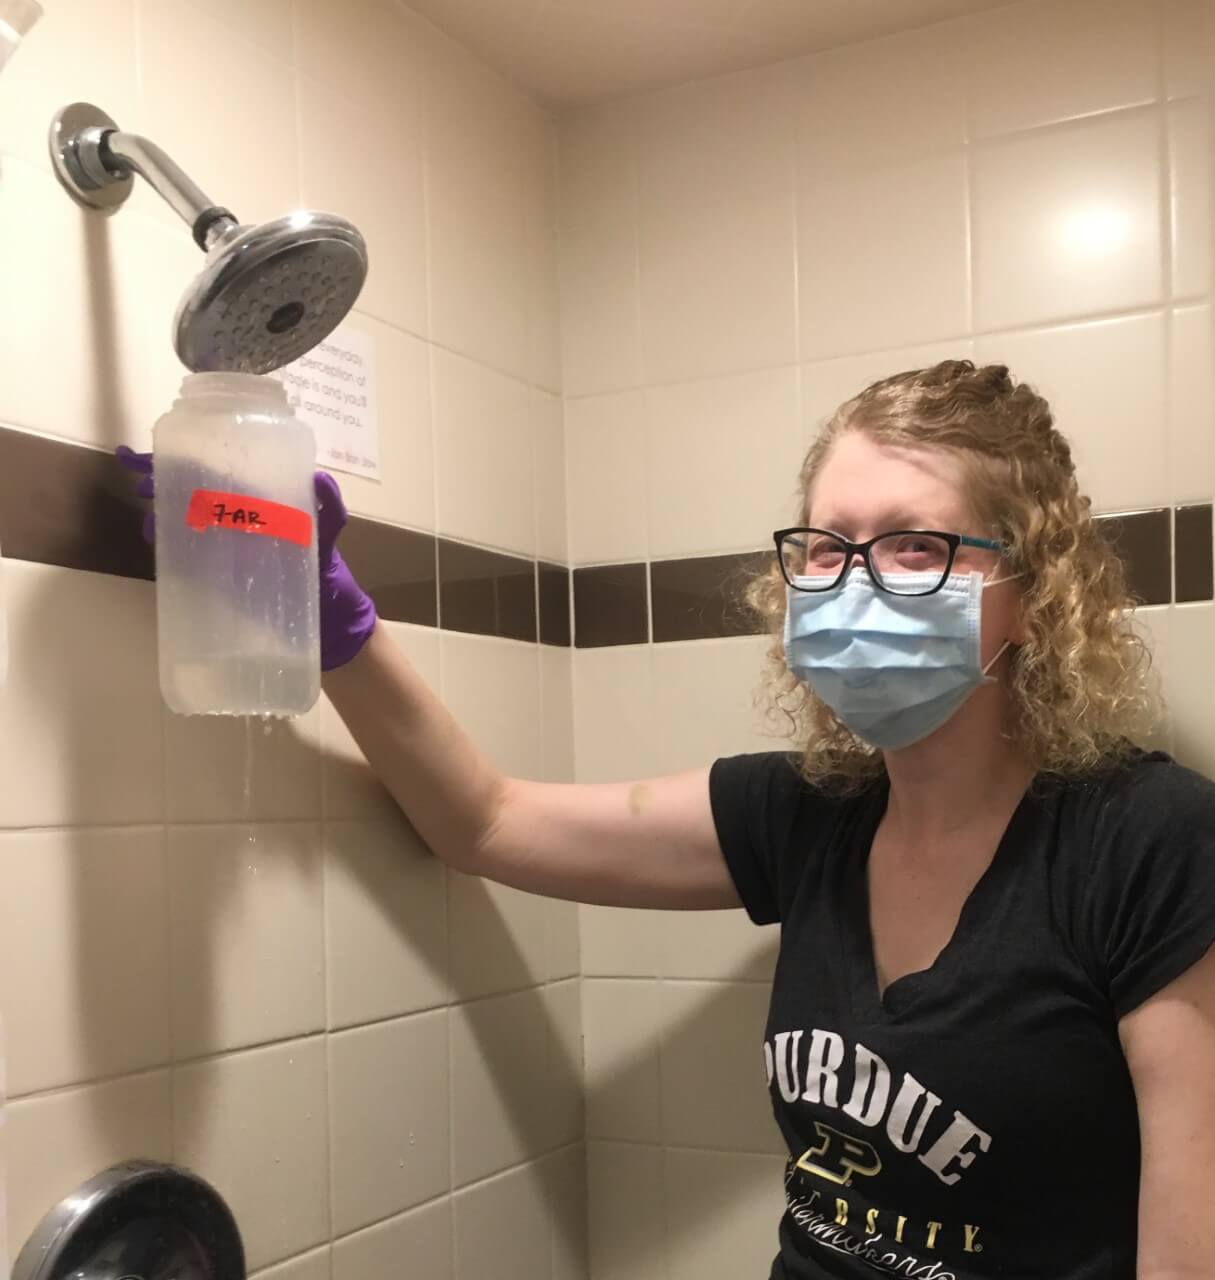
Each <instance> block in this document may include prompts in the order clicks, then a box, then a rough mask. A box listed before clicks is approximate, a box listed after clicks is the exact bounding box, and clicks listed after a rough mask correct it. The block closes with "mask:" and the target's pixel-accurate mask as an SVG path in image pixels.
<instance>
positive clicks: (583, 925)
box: [578, 904, 671, 978]
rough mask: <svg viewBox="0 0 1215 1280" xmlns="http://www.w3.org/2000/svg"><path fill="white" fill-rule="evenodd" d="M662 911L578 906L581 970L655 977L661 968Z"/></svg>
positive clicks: (593, 974) (605, 975)
mask: <svg viewBox="0 0 1215 1280" xmlns="http://www.w3.org/2000/svg"><path fill="white" fill-rule="evenodd" d="M670 914H671V913H669V912H666V911H645V910H640V909H634V908H631V907H593V906H587V905H585V904H583V905H582V906H580V907H579V908H578V935H579V944H580V946H581V948H582V972H583V974H585V975H587V976H589V977H596V978H656V977H658V975H659V973H660V972H661V969H662V950H663V945H664V944H663V928H664V927H665V923H666V920H667V917H668V915H670Z"/></svg>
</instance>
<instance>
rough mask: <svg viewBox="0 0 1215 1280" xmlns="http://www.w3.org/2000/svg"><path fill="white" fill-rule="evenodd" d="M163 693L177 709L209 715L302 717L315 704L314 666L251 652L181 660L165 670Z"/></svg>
mask: <svg viewBox="0 0 1215 1280" xmlns="http://www.w3.org/2000/svg"><path fill="white" fill-rule="evenodd" d="M164 677H165V680H166V689H165V693H166V696H167V697H168V700H169V703H170V705H171V706H173V707H174V708H175V709H176V708H177V707H185V708H194V707H206V708H207V710H206V712H204V713H203V714H206V715H219V716H225V715H244V714H246V712H247V710H248V708H249V707H252V706H255V707H259V708H260V709H261V711H260V714H262V715H264V716H272V717H274V718H275V719H284V718H291V717H293V716H295V715H298V714H299V712H298V708H299V707H301V706H308V705H309V704H310V701H314V700H315V696H316V695H315V687H316V682H317V672H316V667H315V665H314V664H313V663H311V662H310V661H309V660H308V658H307V657H306V656H301V657H299V658H290V657H287V656H286V655H283V654H273V655H269V656H265V657H261V656H258V655H254V654H248V653H233V654H230V655H214V654H212V655H209V656H208V657H207V658H206V659H205V660H197V661H193V662H192V661H190V660H188V659H184V658H179V659H177V660H176V661H174V662H172V663H170V664H169V665H168V667H167V670H166V671H165V672H164Z"/></svg>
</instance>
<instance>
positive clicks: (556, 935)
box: [544, 899, 581, 982]
mask: <svg viewBox="0 0 1215 1280" xmlns="http://www.w3.org/2000/svg"><path fill="white" fill-rule="evenodd" d="M544 929H545V932H544V952H545V959H546V969H545V976H546V977H547V978H548V980H549V981H550V982H553V981H556V980H559V979H561V978H572V977H575V976H576V975H577V974H578V973H579V972H580V970H581V945H580V942H579V938H578V904H577V903H576V902H562V901H559V900H556V899H554V900H552V901H549V902H546V903H545V915H544Z"/></svg>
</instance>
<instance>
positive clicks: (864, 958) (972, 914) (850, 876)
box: [840, 778, 1034, 1023]
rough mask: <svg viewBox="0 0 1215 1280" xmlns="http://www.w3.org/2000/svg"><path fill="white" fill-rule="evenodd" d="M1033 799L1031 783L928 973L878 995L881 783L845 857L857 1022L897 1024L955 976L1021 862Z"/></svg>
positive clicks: (885, 789) (885, 794)
mask: <svg viewBox="0 0 1215 1280" xmlns="http://www.w3.org/2000/svg"><path fill="white" fill-rule="evenodd" d="M1032 794H1033V786H1032V783H1031V785H1030V787H1029V788H1028V789H1027V790H1026V792H1025V794H1024V795H1023V796H1022V797H1021V799H1020V800H1019V801H1018V803H1017V807H1016V808H1015V809H1014V810H1013V813H1012V816H1011V817H1010V818H1009V820H1008V825H1007V826H1006V827H1005V829H1004V833H1003V834H1002V835H1001V837H1000V842H999V844H998V845H997V846H996V851H995V853H994V855H993V856H992V859H991V862H990V863H988V865H987V867H986V868H985V870H984V871H983V874H982V875H981V876H980V877H979V879H978V881H977V882H976V883H975V886H974V888H973V889H972V890H971V891H970V893H969V895H968V896H967V898H966V901H965V902H964V903H963V904H962V910H961V911H960V912H959V914H958V922H957V924H956V925H955V927H954V931H953V933H952V935H951V936H950V938H949V941H948V942H946V943H945V945H944V947H942V948H941V951H940V953H939V954H938V955H937V957H936V959H935V960H934V961H933V962H932V964H930V965H929V966H928V968H926V969H920V970H917V971H915V972H913V973H907V974H904V975H903V976H902V977H901V978H896V979H895V980H894V981H893V982H891V983H890V984H889V986H887V988H886V990H885V991H884V992H882V993H881V994H879V992H878V977H877V961H876V956H875V952H874V946H873V924H872V920H871V917H870V909H869V876H868V871H869V855H870V852H871V850H872V848H873V841H874V838H875V837H876V835H877V830H878V826H879V825H880V823H881V820H882V817H883V815H884V814H885V812H886V805H887V802H888V800H889V795H890V780H889V779H888V778H883V779H882V780H881V782H880V783H879V784H878V785H877V786H876V787H875V788H874V791H873V792H872V793H871V794H870V795H869V796H868V797H867V798H866V799H867V804H866V806H865V809H864V811H863V813H862V815H861V816H860V821H859V823H858V826H857V828H856V831H855V843H854V844H853V848H852V849H851V850H850V851H849V853H848V855H847V857H846V858H845V865H846V870H845V874H844V879H843V886H844V894H845V901H844V904H843V905H844V909H843V910H842V911H841V912H840V919H841V922H842V923H843V924H844V926H845V931H846V934H847V937H846V938H845V939H844V945H845V948H846V954H847V955H848V957H849V964H848V972H849V975H850V986H851V996H852V1008H853V1013H854V1014H855V1015H856V1016H857V1017H858V1018H860V1019H863V1020H864V1021H866V1022H870V1023H873V1022H879V1023H880V1022H889V1021H896V1020H898V1019H900V1018H902V1017H903V1016H904V1015H905V1014H907V1013H908V1012H910V1011H911V1010H912V1009H913V1008H914V1006H915V1005H916V1004H917V1003H918V1002H919V1001H920V1000H921V999H922V998H923V996H924V995H926V994H928V993H929V992H931V991H932V990H934V989H938V988H939V987H940V986H941V985H942V984H944V983H946V982H948V980H949V979H950V977H951V976H952V975H953V974H954V973H955V972H956V970H957V968H958V965H959V962H960V961H961V960H962V959H963V958H964V957H965V955H966V953H967V952H968V950H970V948H971V946H972V944H973V942H974V941H975V938H976V936H977V935H978V932H979V928H980V925H981V922H982V920H983V918H984V916H985V915H986V914H987V913H988V910H989V907H990V904H991V902H992V900H993V898H994V897H996V896H998V894H999V891H1000V888H1001V886H1002V885H1003V884H1004V882H1005V880H1006V879H1007V876H1008V872H1009V869H1010V868H1011V867H1013V866H1014V865H1015V863H1016V861H1017V856H1016V851H1017V849H1018V848H1019V847H1021V846H1022V845H1023V843H1024V842H1023V840H1022V832H1023V830H1024V828H1025V826H1026V825H1027V824H1028V822H1029V821H1030V815H1031V811H1032V808H1033V803H1034V802H1033V800H1032Z"/></svg>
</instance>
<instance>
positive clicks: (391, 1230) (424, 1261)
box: [333, 1196, 452, 1280]
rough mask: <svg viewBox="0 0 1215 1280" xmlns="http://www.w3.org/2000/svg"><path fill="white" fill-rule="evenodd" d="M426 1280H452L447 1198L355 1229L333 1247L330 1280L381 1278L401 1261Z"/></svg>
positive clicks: (400, 1263) (449, 1204) (396, 1269)
mask: <svg viewBox="0 0 1215 1280" xmlns="http://www.w3.org/2000/svg"><path fill="white" fill-rule="evenodd" d="M406 1260H408V1266H410V1267H411V1268H413V1269H414V1270H415V1271H416V1273H417V1274H418V1275H419V1276H425V1277H426V1278H427V1280H452V1257H451V1199H450V1198H449V1197H448V1196H444V1197H443V1198H442V1199H441V1200H435V1201H433V1202H432V1203H430V1204H428V1205H423V1206H422V1207H421V1208H420V1209H411V1210H410V1211H409V1212H408V1213H403V1214H401V1215H400V1217H397V1218H390V1219H389V1220H388V1221H387V1222H381V1223H378V1224H377V1225H376V1226H374V1227H368V1228H367V1230H366V1231H358V1232H356V1233H355V1234H354V1235H352V1236H346V1237H345V1239H342V1240H338V1241H337V1242H336V1243H335V1244H334V1246H333V1280H384V1277H385V1276H391V1275H395V1274H397V1273H398V1272H399V1271H400V1269H401V1267H402V1265H403V1264H404V1263H405V1261H406Z"/></svg>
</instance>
